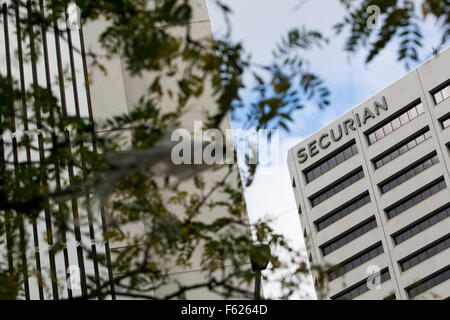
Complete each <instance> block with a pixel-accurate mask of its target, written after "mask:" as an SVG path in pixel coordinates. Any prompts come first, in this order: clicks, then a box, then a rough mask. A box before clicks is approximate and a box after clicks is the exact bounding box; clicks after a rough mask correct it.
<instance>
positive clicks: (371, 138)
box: [367, 101, 425, 145]
mask: <svg viewBox="0 0 450 320" xmlns="http://www.w3.org/2000/svg"><path fill="white" fill-rule="evenodd" d="M424 112H425V110H424V108H423V105H422V102H420V101H419V102H418V103H417V104H414V105H413V106H412V107H409V108H407V109H406V110H405V111H403V112H402V113H401V114H400V115H397V116H395V118H393V119H392V120H389V122H388V123H386V124H385V125H383V126H382V127H381V128H378V129H376V130H374V131H371V133H369V134H368V135H367V140H368V142H369V145H372V144H374V143H375V142H377V141H380V140H381V139H383V138H384V137H386V136H388V135H389V134H391V133H392V132H394V131H395V130H397V129H398V128H400V127H402V126H404V125H405V124H407V123H408V122H410V121H412V120H414V119H415V118H417V117H418V116H419V115H421V114H423V113H424Z"/></svg>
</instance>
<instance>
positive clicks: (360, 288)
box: [331, 268, 391, 300]
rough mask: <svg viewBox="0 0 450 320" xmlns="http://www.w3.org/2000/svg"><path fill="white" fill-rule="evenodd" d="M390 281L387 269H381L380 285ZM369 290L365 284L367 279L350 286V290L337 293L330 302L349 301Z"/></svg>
mask: <svg viewBox="0 0 450 320" xmlns="http://www.w3.org/2000/svg"><path fill="white" fill-rule="evenodd" d="M389 279H391V274H390V273H389V269H388V268H386V269H383V270H382V271H381V272H380V283H384V282H386V281H388V280H389ZM370 289H371V288H369V286H368V284H367V279H364V280H362V281H360V282H358V283H357V284H355V285H353V286H351V287H350V288H347V289H345V290H344V291H342V292H340V293H338V294H337V295H335V296H333V297H331V299H332V300H350V299H354V298H356V297H358V296H360V295H362V294H363V293H366V292H367V291H369V290H370Z"/></svg>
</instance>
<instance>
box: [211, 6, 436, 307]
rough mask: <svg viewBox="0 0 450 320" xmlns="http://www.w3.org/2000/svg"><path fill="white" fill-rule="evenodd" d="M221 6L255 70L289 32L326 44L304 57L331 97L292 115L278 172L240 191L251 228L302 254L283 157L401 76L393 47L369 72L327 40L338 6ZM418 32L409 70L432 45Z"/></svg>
mask: <svg viewBox="0 0 450 320" xmlns="http://www.w3.org/2000/svg"><path fill="white" fill-rule="evenodd" d="M213 2H214V1H213V0H207V4H208V10H209V15H210V21H211V27H212V30H213V35H214V37H215V38H217V37H220V36H221V35H222V34H223V33H224V32H225V31H226V28H225V24H224V21H223V18H222V15H221V13H220V11H219V10H218V9H217V8H216V7H215V6H214V4H213ZM416 2H417V1H416ZM227 3H228V4H229V5H230V7H231V9H232V10H233V14H232V16H231V25H232V38H233V40H235V41H242V43H243V44H244V48H245V49H246V51H247V52H249V53H251V55H252V57H253V59H254V61H255V62H259V63H262V64H263V63H269V62H270V61H271V50H272V49H273V48H274V45H275V43H276V42H277V41H279V40H280V37H281V36H282V35H284V34H286V32H287V31H288V30H289V29H291V28H293V27H299V26H302V25H305V26H306V27H307V28H309V29H316V30H319V31H321V32H322V33H323V34H324V35H325V36H327V37H328V38H329V39H330V42H329V44H328V45H327V46H326V47H324V48H322V49H320V50H313V51H310V52H308V53H306V54H305V56H306V57H307V58H308V60H309V61H310V67H311V70H313V71H314V72H316V73H317V74H319V75H320V76H321V77H322V78H323V79H325V81H326V85H327V86H328V88H329V89H330V91H331V104H330V106H329V107H328V108H327V109H325V110H324V111H320V110H319V109H317V107H315V106H314V105H313V104H312V103H306V104H305V108H304V109H302V110H300V111H299V112H297V113H296V114H295V115H294V121H293V123H292V124H291V126H290V129H291V130H290V132H289V133H284V132H282V133H281V134H280V145H279V153H278V154H276V155H274V157H277V159H276V160H278V161H275V163H279V164H280V166H279V167H278V168H277V169H276V170H273V171H272V173H271V174H267V173H264V172H262V173H261V172H260V173H259V174H257V175H256V178H255V181H254V183H253V184H252V186H251V187H250V188H248V189H246V190H245V198H246V203H247V210H248V213H249V217H250V220H251V222H255V221H257V220H258V219H259V218H263V217H269V218H271V219H274V223H273V224H272V227H273V228H274V230H275V231H276V232H279V233H282V234H284V235H285V236H286V237H287V238H288V239H289V240H290V241H291V244H292V246H293V247H295V248H298V250H304V241H303V236H302V231H301V230H302V228H301V226H300V221H299V217H298V213H297V209H296V204H295V200H294V194H293V191H292V188H291V184H290V178H289V174H288V170H287V166H286V158H287V151H288V149H290V148H291V147H293V146H295V145H296V144H298V143H299V142H300V141H301V140H303V139H304V138H306V137H308V136H309V135H311V134H313V133H314V132H316V131H317V130H319V129H321V128H322V127H323V126H325V125H326V124H328V123H330V122H331V121H333V120H334V119H336V118H338V117H339V116H340V115H342V114H344V113H345V112H347V111H348V110H350V109H352V108H353V107H354V106H356V105H358V104H359V103H361V102H363V101H364V100H366V99H367V98H369V97H371V96H373V95H374V94H376V93H377V92H378V91H380V90H382V89H383V88H385V87H387V86H389V85H390V84H391V83H393V82H395V81H396V80H397V79H399V78H401V77H402V76H404V75H405V74H406V73H407V72H408V70H407V69H406V68H405V65H404V64H403V63H399V62H398V61H397V59H396V58H397V54H396V49H397V48H396V45H391V46H389V47H388V48H387V49H386V50H385V51H384V52H383V53H382V54H380V55H379V56H378V57H377V58H376V59H375V60H374V61H373V62H371V63H370V64H369V65H367V64H365V63H364V58H365V56H364V53H365V52H359V53H357V54H355V55H349V54H348V53H346V52H345V51H344V50H343V46H344V40H345V38H344V37H343V36H335V35H334V34H333V31H332V26H333V25H334V24H335V23H337V22H340V21H341V19H342V17H343V15H344V12H345V11H344V8H343V7H342V6H341V4H340V3H339V1H338V0H309V1H308V0H281V1H280V0H278V1H276V0H228V1H227ZM424 26H425V28H424V47H423V51H422V52H421V61H419V63H417V64H416V65H415V66H412V67H413V68H414V67H416V66H417V65H418V64H420V63H422V62H423V61H425V60H426V59H427V58H429V57H430V55H431V50H432V46H433V45H435V44H436V43H439V40H440V38H439V32H437V31H438V30H439V29H438V27H437V26H436V24H435V22H434V21H431V20H430V19H427V20H426V21H424ZM231 126H232V128H239V123H236V122H235V123H233V122H232V123H231ZM305 289H306V291H307V293H309V298H312V299H315V293H314V289H313V286H312V284H311V283H309V284H306V287H305ZM264 292H265V294H266V295H267V296H270V297H276V294H277V292H278V291H277V286H276V285H275V284H273V283H270V282H266V283H264ZM297 298H301V297H297Z"/></svg>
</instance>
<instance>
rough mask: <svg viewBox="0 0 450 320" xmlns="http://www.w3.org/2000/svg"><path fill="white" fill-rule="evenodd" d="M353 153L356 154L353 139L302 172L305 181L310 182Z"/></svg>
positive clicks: (356, 150) (356, 149)
mask: <svg viewBox="0 0 450 320" xmlns="http://www.w3.org/2000/svg"><path fill="white" fill-rule="evenodd" d="M355 154H358V148H357V147H356V142H355V141H353V142H352V143H351V144H350V145H346V146H344V147H342V148H340V149H338V150H336V151H335V152H333V153H332V154H331V155H330V156H328V157H327V158H325V159H324V160H322V161H320V162H319V163H317V164H316V165H314V166H313V167H311V168H309V169H307V170H305V171H304V174H305V177H306V182H307V183H310V182H311V181H313V180H314V179H317V178H318V177H320V176H321V175H323V174H325V173H326V172H328V171H330V170H332V169H333V168H335V167H337V166H338V165H340V164H341V163H342V162H344V161H345V160H347V159H349V158H351V157H353V156H354V155H355Z"/></svg>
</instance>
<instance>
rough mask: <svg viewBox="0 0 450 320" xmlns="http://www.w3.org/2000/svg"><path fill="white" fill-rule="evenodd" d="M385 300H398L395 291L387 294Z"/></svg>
mask: <svg viewBox="0 0 450 320" xmlns="http://www.w3.org/2000/svg"><path fill="white" fill-rule="evenodd" d="M383 300H397V296H396V295H395V293H393V294H391V295H389V296H387V297H386V298H384V299H383Z"/></svg>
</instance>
